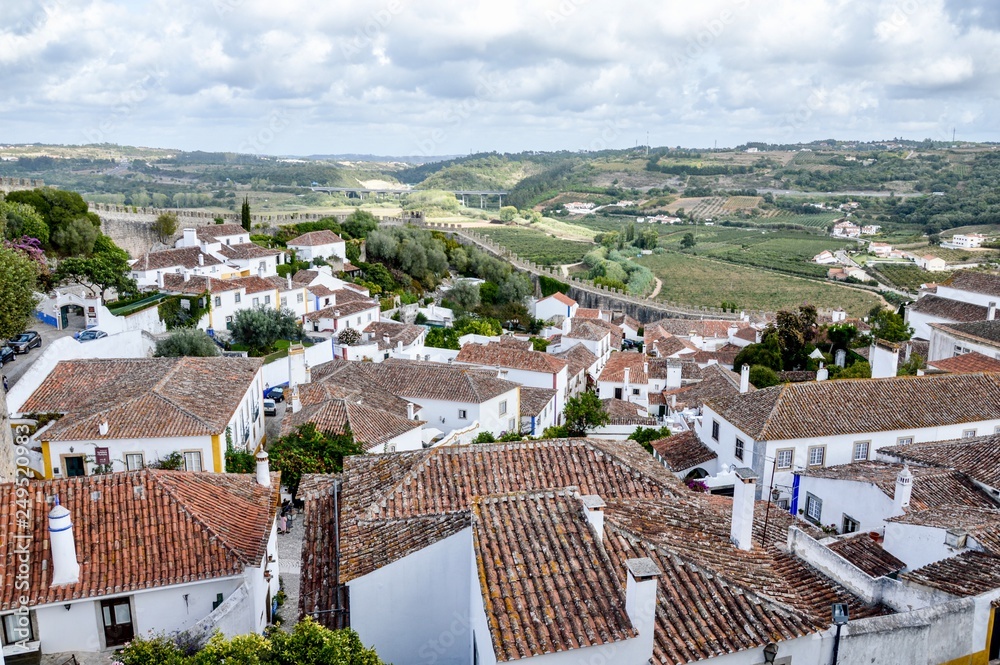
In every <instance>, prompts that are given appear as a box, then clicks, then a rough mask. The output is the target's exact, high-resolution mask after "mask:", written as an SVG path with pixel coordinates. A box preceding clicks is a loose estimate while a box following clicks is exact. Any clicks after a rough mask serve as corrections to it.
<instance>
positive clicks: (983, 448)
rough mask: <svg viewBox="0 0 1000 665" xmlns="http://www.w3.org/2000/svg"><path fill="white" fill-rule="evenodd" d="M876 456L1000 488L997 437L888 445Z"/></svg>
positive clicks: (998, 443) (999, 455)
mask: <svg viewBox="0 0 1000 665" xmlns="http://www.w3.org/2000/svg"><path fill="white" fill-rule="evenodd" d="M879 454H884V455H892V456H894V457H897V458H899V459H903V460H909V461H911V462H917V463H919V464H929V465H932V466H938V467H944V468H946V469H954V470H955V471H958V472H960V473H964V474H965V475H966V476H968V477H969V478H972V479H973V480H975V481H977V482H980V483H982V484H984V485H988V486H990V487H995V488H1000V435H995V434H994V435H990V436H977V437H974V438H971V439H952V440H950V441H933V442H927V443H911V444H909V445H906V446H888V447H885V448H879Z"/></svg>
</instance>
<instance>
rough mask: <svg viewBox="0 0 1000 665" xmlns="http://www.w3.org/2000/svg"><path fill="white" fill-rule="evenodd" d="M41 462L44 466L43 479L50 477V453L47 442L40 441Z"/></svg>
mask: <svg viewBox="0 0 1000 665" xmlns="http://www.w3.org/2000/svg"><path fill="white" fill-rule="evenodd" d="M42 461H43V462H44V465H45V477H46V478H51V477H52V451H51V450H50V449H49V442H48V441H42Z"/></svg>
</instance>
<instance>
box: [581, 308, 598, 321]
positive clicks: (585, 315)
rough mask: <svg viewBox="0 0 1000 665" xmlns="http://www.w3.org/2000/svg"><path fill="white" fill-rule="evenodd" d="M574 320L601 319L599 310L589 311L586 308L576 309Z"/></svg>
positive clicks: (589, 309)
mask: <svg viewBox="0 0 1000 665" xmlns="http://www.w3.org/2000/svg"><path fill="white" fill-rule="evenodd" d="M576 318H578V319H599V318H601V310H599V309H591V308H588V307H577V308H576Z"/></svg>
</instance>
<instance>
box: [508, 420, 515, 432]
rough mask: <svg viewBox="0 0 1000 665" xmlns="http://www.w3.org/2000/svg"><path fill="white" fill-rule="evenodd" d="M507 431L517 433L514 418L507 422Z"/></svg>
mask: <svg viewBox="0 0 1000 665" xmlns="http://www.w3.org/2000/svg"><path fill="white" fill-rule="evenodd" d="M507 431H508V432H516V431H517V430H515V429H514V419H513V418H511V419H510V420H508V421H507Z"/></svg>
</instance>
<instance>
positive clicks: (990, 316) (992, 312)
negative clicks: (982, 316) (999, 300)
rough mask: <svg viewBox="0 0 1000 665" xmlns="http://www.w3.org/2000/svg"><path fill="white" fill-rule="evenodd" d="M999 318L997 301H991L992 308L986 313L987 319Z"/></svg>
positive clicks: (994, 319)
mask: <svg viewBox="0 0 1000 665" xmlns="http://www.w3.org/2000/svg"><path fill="white" fill-rule="evenodd" d="M996 318H997V304H996V303H995V302H991V303H990V308H989V310H988V312H987V314H986V320H987V321H996Z"/></svg>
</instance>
